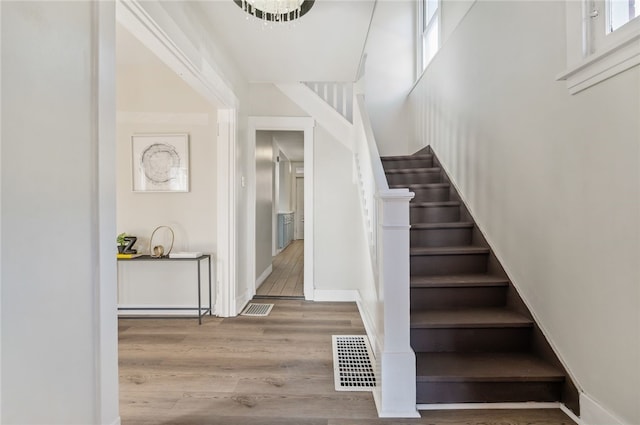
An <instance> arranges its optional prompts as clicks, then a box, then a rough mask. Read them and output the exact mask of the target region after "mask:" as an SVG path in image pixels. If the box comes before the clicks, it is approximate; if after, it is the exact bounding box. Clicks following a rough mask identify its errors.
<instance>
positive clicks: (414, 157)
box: [380, 153, 433, 161]
mask: <svg viewBox="0 0 640 425" xmlns="http://www.w3.org/2000/svg"><path fill="white" fill-rule="evenodd" d="M431 158H433V154H430V153H426V154H420V155H399V156H381V157H380V159H381V160H382V161H408V160H423V159H426V160H429V159H431Z"/></svg>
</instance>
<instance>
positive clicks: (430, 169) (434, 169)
mask: <svg viewBox="0 0 640 425" xmlns="http://www.w3.org/2000/svg"><path fill="white" fill-rule="evenodd" d="M439 172H440V168H439V167H428V168H397V169H390V170H385V174H413V173H439Z"/></svg>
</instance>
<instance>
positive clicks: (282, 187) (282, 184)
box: [277, 151, 293, 212]
mask: <svg viewBox="0 0 640 425" xmlns="http://www.w3.org/2000/svg"><path fill="white" fill-rule="evenodd" d="M279 157H280V162H279V163H278V179H279V181H278V208H277V210H278V211H279V212H290V211H293V193H292V190H293V181H292V179H293V177H292V176H293V168H292V167H291V161H289V160H288V159H287V156H286V154H285V153H284V152H282V151H280V154H279Z"/></svg>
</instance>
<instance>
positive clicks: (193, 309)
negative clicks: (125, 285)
mask: <svg viewBox="0 0 640 425" xmlns="http://www.w3.org/2000/svg"><path fill="white" fill-rule="evenodd" d="M118 308H127V309H131V310H118V316H150V317H152V316H186V317H198V306H197V305H146V304H145V305H137V304H119V305H118ZM174 308H183V309H188V310H172V309H174ZM200 308H201V310H206V309H207V308H209V307H208V306H204V305H202V306H201V307H200ZM149 309H153V310H149ZM211 314H212V315H215V307H214V306H212V307H211Z"/></svg>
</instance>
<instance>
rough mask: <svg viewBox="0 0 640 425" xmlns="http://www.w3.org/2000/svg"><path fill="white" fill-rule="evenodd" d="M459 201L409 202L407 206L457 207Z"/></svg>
mask: <svg viewBox="0 0 640 425" xmlns="http://www.w3.org/2000/svg"><path fill="white" fill-rule="evenodd" d="M459 206H460V201H438V202H416V203H411V204H409V208H435V207H459Z"/></svg>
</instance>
